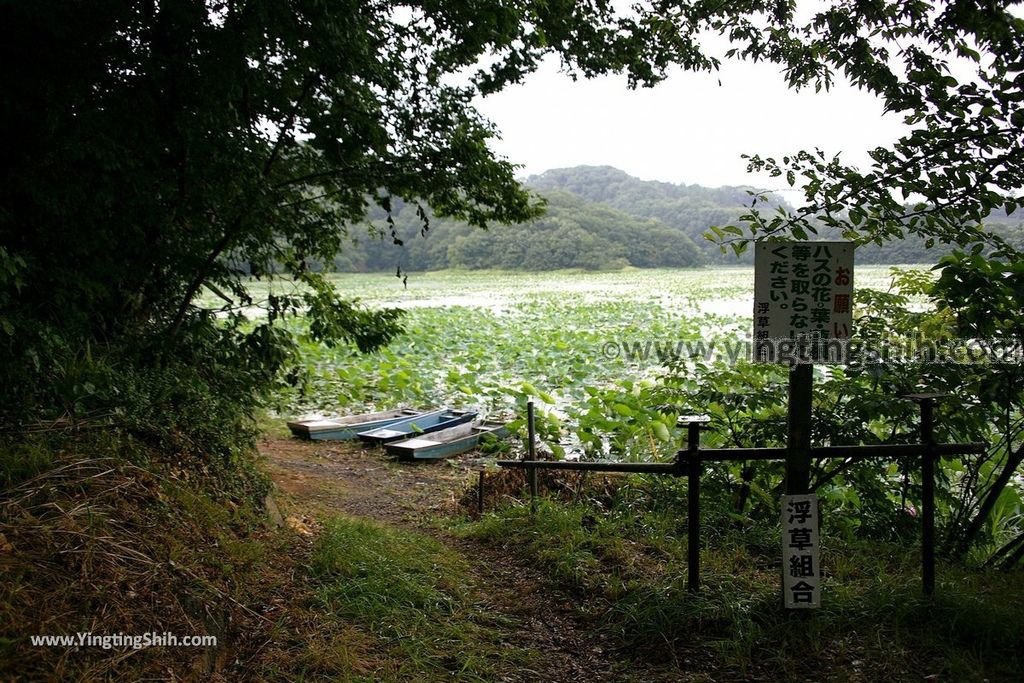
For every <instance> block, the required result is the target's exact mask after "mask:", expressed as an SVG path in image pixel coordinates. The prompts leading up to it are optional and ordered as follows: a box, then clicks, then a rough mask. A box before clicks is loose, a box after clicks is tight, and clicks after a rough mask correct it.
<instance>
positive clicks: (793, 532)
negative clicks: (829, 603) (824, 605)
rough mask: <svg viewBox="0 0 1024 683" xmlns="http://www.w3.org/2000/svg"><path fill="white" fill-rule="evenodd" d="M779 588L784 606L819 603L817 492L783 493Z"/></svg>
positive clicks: (789, 607)
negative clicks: (785, 494)
mask: <svg viewBox="0 0 1024 683" xmlns="http://www.w3.org/2000/svg"><path fill="white" fill-rule="evenodd" d="M782 592H783V601H784V604H785V606H786V608H787V609H807V608H815V607H820V606H821V567H820V566H819V564H818V496H816V495H815V494H813V493H809V494H806V495H799V496H783V497H782Z"/></svg>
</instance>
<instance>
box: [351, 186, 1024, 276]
mask: <svg viewBox="0 0 1024 683" xmlns="http://www.w3.org/2000/svg"><path fill="white" fill-rule="evenodd" d="M524 184H525V185H526V186H527V187H529V188H530V189H531V190H533V191H535V192H536V193H538V194H540V195H541V196H543V197H545V198H546V199H547V200H548V208H547V212H546V214H545V215H544V216H542V217H541V218H539V219H537V220H534V221H531V222H528V223H524V224H522V225H515V226H503V225H495V226H492V227H491V228H490V229H489V230H487V231H484V230H480V229H479V228H474V227H471V226H469V225H466V224H464V223H459V222H456V221H451V220H445V219H439V218H436V217H432V218H430V222H429V229H428V230H426V231H425V232H424V231H423V222H422V221H421V219H420V218H419V217H417V215H416V210H415V207H413V206H403V205H402V204H401V203H400V202H396V203H395V205H394V212H393V214H392V219H393V220H394V229H395V233H396V236H397V237H398V239H399V241H401V243H402V244H401V245H396V244H395V243H394V240H393V239H392V237H391V226H389V225H388V223H387V220H386V216H385V215H384V214H383V212H380V211H378V212H377V213H376V214H371V216H370V219H371V225H370V226H366V225H362V226H354V227H352V228H351V230H350V234H351V235H352V236H353V237H354V239H355V244H353V245H351V246H350V247H348V248H346V249H345V250H344V251H343V252H342V253H341V254H339V255H338V256H337V258H335V263H334V265H335V268H336V269H338V270H341V271H360V272H365V271H387V270H394V269H395V268H396V267H400V268H402V269H403V270H441V269H445V268H461V269H467V270H476V269H489V268H495V269H505V270H554V269H560V268H581V269H585V270H606V269H617V268H622V267H625V266H634V267H637V268H658V267H667V268H671V267H687V266H697V265H706V264H718V263H721V264H738V263H751V262H752V256H753V255H752V253H750V252H749V251H748V252H747V253H746V254H744V255H743V256H742V257H741V258H737V257H736V256H735V255H733V254H732V252H731V251H730V252H729V253H726V254H723V253H722V252H721V250H720V249H719V248H718V245H716V244H714V243H712V242H710V241H708V240H707V239H705V238H704V233H705V232H707V230H708V228H710V227H711V226H713V225H718V226H724V225H729V224H730V223H735V222H736V221H737V219H738V218H739V217H740V216H741V215H743V214H744V213H746V212H747V211H748V210H749V206H750V202H751V196H750V194H749V192H748V191H749V190H750V188H748V187H718V188H710V187H703V186H701V185H676V184H673V183H666V182H659V181H648V180H641V179H639V178H635V177H633V176H630V175H629V174H627V173H625V172H624V171H620V170H619V169H617V168H613V167H611V166H576V167H573V168H561V169H554V170H550V171H546V172H545V173H542V174H540V175H535V176H530V177H528V178H527V179H526V180H525V181H524ZM772 205H775V206H785V207H787V208H792V207H789V206H788V205H787V204H786V202H785V200H783V199H782V198H781V197H779V196H777V195H769V202H768V204H767V206H766V208H767V209H769V210H770V208H771V206H772ZM1014 218H1015V217H1014ZM990 227H991V228H992V229H993V230H996V231H997V232H999V233H1000V234H1003V235H1005V236H1008V237H1009V238H1010V239H1011V241H1012V242H1014V243H1015V244H1019V243H1021V242H1022V240H1021V239H1020V235H1021V234H1022V233H1021V226H1020V225H1019V221H1016V220H1010V219H1008V218H1004V217H1000V218H999V219H996V220H994V221H992V222H991V223H990ZM820 238H824V239H830V238H833V239H839V237H838V236H832V235H829V234H828V231H827V230H823V231H822V232H821V233H820ZM948 251H949V247H946V246H944V245H937V246H936V247H935V248H933V249H927V248H925V245H924V242H923V240H921V239H919V238H916V237H913V236H911V237H909V238H907V239H905V240H898V241H892V242H888V243H886V244H885V245H884V246H877V245H873V244H869V245H866V246H862V247H860V248H858V250H857V261H858V262H859V263H932V264H934V263H935V262H936V261H937V260H938V259H939V258H940V257H941V256H942V255H944V254H945V253H947V252H948Z"/></svg>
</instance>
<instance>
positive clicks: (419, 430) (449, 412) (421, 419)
mask: <svg viewBox="0 0 1024 683" xmlns="http://www.w3.org/2000/svg"><path fill="white" fill-rule="evenodd" d="M475 417H476V411H475V410H453V409H451V408H445V409H443V410H435V411H433V412H431V413H423V414H422V415H417V416H416V417H411V418H409V419H407V420H400V421H398V422H392V423H391V424H389V425H387V426H386V427H380V428H377V429H368V430H366V431H363V432H359V438H360V439H362V440H363V441H367V442H369V443H376V444H384V443H390V442H391V441H398V440H399V439H408V438H409V437H413V436H417V435H419V434H429V433H431V432H437V431H440V430H442V429H446V428H448V427H454V426H455V425H458V424H462V423H463V422H472V421H473V419H474V418H475Z"/></svg>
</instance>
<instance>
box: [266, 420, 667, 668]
mask: <svg viewBox="0 0 1024 683" xmlns="http://www.w3.org/2000/svg"><path fill="white" fill-rule="evenodd" d="M260 451H261V453H262V454H263V455H264V457H265V458H266V459H267V465H268V470H269V472H270V474H271V476H272V477H273V479H274V482H275V484H276V485H277V487H278V490H279V492H280V494H281V495H282V497H283V498H284V499H285V501H286V504H287V508H288V509H289V510H290V514H292V515H295V514H296V513H298V514H300V515H301V516H302V517H304V518H305V519H306V520H310V521H312V522H313V523H314V525H315V523H316V522H317V521H320V520H322V519H323V518H325V517H328V516H330V515H332V514H339V513H340V514H346V515H351V516H356V517H362V518H367V519H372V520H376V521H378V522H382V523H384V524H388V525H393V526H397V527H404V528H408V529H414V530H416V531H418V532H421V533H425V534H428V535H431V536H433V537H434V538H436V539H437V540H439V541H440V542H441V543H443V544H445V545H446V546H447V547H448V548H449V549H451V550H452V551H453V552H456V553H458V554H459V555H460V556H461V557H463V558H464V560H465V561H466V562H467V563H469V565H470V567H471V568H472V572H473V574H474V576H475V579H476V580H477V582H478V584H479V587H480V589H481V593H482V595H483V598H484V604H485V606H486V607H487V608H488V609H489V610H491V611H493V612H494V613H495V614H497V615H500V616H501V617H503V618H504V621H503V623H507V624H508V626H507V627H506V628H507V629H508V633H507V634H505V635H504V638H503V640H504V641H505V642H507V643H510V644H511V643H514V644H515V646H517V647H522V648H529V649H533V650H535V651H537V652H539V653H541V654H542V657H541V658H540V659H541V660H542V661H543V664H542V667H543V670H539V671H521V672H514V673H513V677H511V678H509V679H508V680H533V681H536V680H550V681H604V680H624V679H630V678H632V679H635V680H652V679H654V678H660V677H658V676H649V675H644V674H643V673H641V672H639V671H637V670H636V669H635V668H634V666H635V663H630V662H629V661H628V660H629V658H628V657H624V656H622V653H616V652H615V651H614V645H613V644H611V643H609V642H608V641H607V640H606V639H605V638H604V637H603V636H602V635H600V634H598V633H596V632H594V631H593V630H591V629H590V628H589V627H588V626H587V624H585V623H584V622H583V621H582V620H581V619H580V618H579V616H578V615H577V613H576V610H575V609H574V607H573V604H574V601H573V598H572V597H571V596H569V595H567V594H566V593H565V592H564V591H562V590H560V589H559V588H558V587H557V586H555V585H553V583H552V582H551V580H550V579H548V577H547V576H545V575H544V574H543V573H542V572H540V571H538V570H537V569H535V568H533V567H530V566H528V565H525V564H524V563H523V562H522V561H519V560H517V559H516V558H515V557H512V556H509V555H508V554H506V553H503V552H502V551H501V549H500V548H495V547H492V546H489V545H486V544H484V543H480V542H477V541H474V540H472V539H464V538H457V537H454V536H452V535H450V534H447V533H445V532H444V531H442V530H439V529H438V528H437V526H436V525H431V524H429V522H430V520H432V519H435V518H436V517H437V516H438V515H441V514H448V513H451V512H452V511H453V510H454V509H455V500H456V497H457V496H459V495H461V493H462V491H463V489H464V487H465V486H466V484H467V480H468V479H469V477H470V476H472V472H473V471H475V470H477V469H479V467H478V466H475V465H472V464H471V463H470V462H469V459H470V458H471V457H472V456H468V457H467V458H464V459H462V460H457V461H453V462H452V463H447V462H431V463H409V464H404V463H402V464H399V463H396V462H395V461H394V459H393V458H391V457H389V456H387V455H386V454H385V453H384V452H383V450H382V449H379V448H364V447H363V446H361V445H359V444H352V443H348V442H329V441H319V442H317V441H299V440H295V439H283V438H274V437H266V438H264V439H263V440H262V441H261V444H260ZM299 523H302V520H301V519H300V520H299ZM651 673H653V672H651Z"/></svg>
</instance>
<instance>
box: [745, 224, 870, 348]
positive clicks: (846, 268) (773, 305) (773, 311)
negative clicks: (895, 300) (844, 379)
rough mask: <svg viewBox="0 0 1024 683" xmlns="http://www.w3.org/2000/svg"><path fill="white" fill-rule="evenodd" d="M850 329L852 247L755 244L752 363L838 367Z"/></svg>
mask: <svg viewBox="0 0 1024 683" xmlns="http://www.w3.org/2000/svg"><path fill="white" fill-rule="evenodd" d="M852 327H853V244H852V243H850V242H758V243H757V244H756V245H755V252H754V359H753V360H754V361H755V362H766V363H778V362H790V363H792V362H794V361H796V360H802V361H805V362H806V361H810V362H813V363H843V362H845V360H846V351H847V341H848V340H849V338H850V333H851V331H852Z"/></svg>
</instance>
